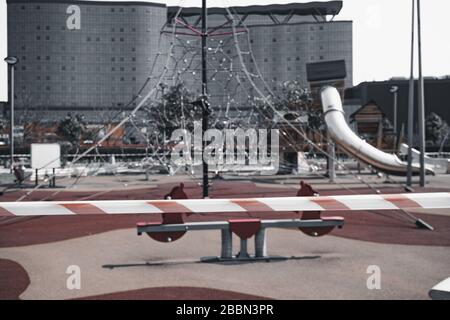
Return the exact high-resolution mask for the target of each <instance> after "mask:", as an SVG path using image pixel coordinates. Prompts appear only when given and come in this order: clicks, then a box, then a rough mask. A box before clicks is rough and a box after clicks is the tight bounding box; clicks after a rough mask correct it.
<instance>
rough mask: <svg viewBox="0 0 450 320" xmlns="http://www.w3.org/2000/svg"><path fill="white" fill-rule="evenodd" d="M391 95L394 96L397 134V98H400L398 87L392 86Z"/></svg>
mask: <svg viewBox="0 0 450 320" xmlns="http://www.w3.org/2000/svg"><path fill="white" fill-rule="evenodd" d="M391 93H392V94H393V95H394V132H395V133H397V100H398V99H397V97H398V87H397V86H392V87H391Z"/></svg>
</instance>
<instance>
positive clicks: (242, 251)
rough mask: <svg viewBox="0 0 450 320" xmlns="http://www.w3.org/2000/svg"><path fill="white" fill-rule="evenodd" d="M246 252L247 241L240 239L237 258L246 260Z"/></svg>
mask: <svg viewBox="0 0 450 320" xmlns="http://www.w3.org/2000/svg"><path fill="white" fill-rule="evenodd" d="M248 257H249V255H248V250H247V239H243V238H241V249H240V251H239V256H238V258H241V259H245V258H248Z"/></svg>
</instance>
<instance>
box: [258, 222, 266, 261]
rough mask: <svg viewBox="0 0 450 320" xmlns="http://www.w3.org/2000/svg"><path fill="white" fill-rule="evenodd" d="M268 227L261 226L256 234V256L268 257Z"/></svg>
mask: <svg viewBox="0 0 450 320" xmlns="http://www.w3.org/2000/svg"><path fill="white" fill-rule="evenodd" d="M266 243H267V242H266V228H263V227H261V228H260V229H259V231H258V232H257V233H256V235H255V258H264V257H267V245H266Z"/></svg>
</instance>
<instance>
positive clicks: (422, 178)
mask: <svg viewBox="0 0 450 320" xmlns="http://www.w3.org/2000/svg"><path fill="white" fill-rule="evenodd" d="M417 32H418V42H419V95H418V96H419V144H420V186H421V187H425V99H424V83H423V74H422V30H421V21H420V0H417Z"/></svg>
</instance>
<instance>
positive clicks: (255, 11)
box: [167, 1, 342, 18]
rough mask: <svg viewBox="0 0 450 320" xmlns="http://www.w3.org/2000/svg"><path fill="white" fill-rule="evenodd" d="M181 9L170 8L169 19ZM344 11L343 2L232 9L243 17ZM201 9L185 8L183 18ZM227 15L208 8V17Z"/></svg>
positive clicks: (222, 11) (219, 10)
mask: <svg viewBox="0 0 450 320" xmlns="http://www.w3.org/2000/svg"><path fill="white" fill-rule="evenodd" d="M179 8H180V7H168V11H167V15H168V18H171V17H173V16H174V15H175V14H176V13H177V12H178V10H179ZM341 9H342V1H328V2H308V3H290V4H271V5H254V6H245V7H230V10H231V11H232V13H236V14H241V15H247V14H248V15H270V14H273V15H288V14H294V15H299V16H310V15H317V16H325V15H337V14H339V12H340V11H341ZM200 14H201V8H194V7H190V8H183V10H182V11H181V16H182V17H192V16H199V15H200ZM212 14H221V15H224V14H227V11H226V9H225V8H217V7H214V8H208V15H212Z"/></svg>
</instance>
